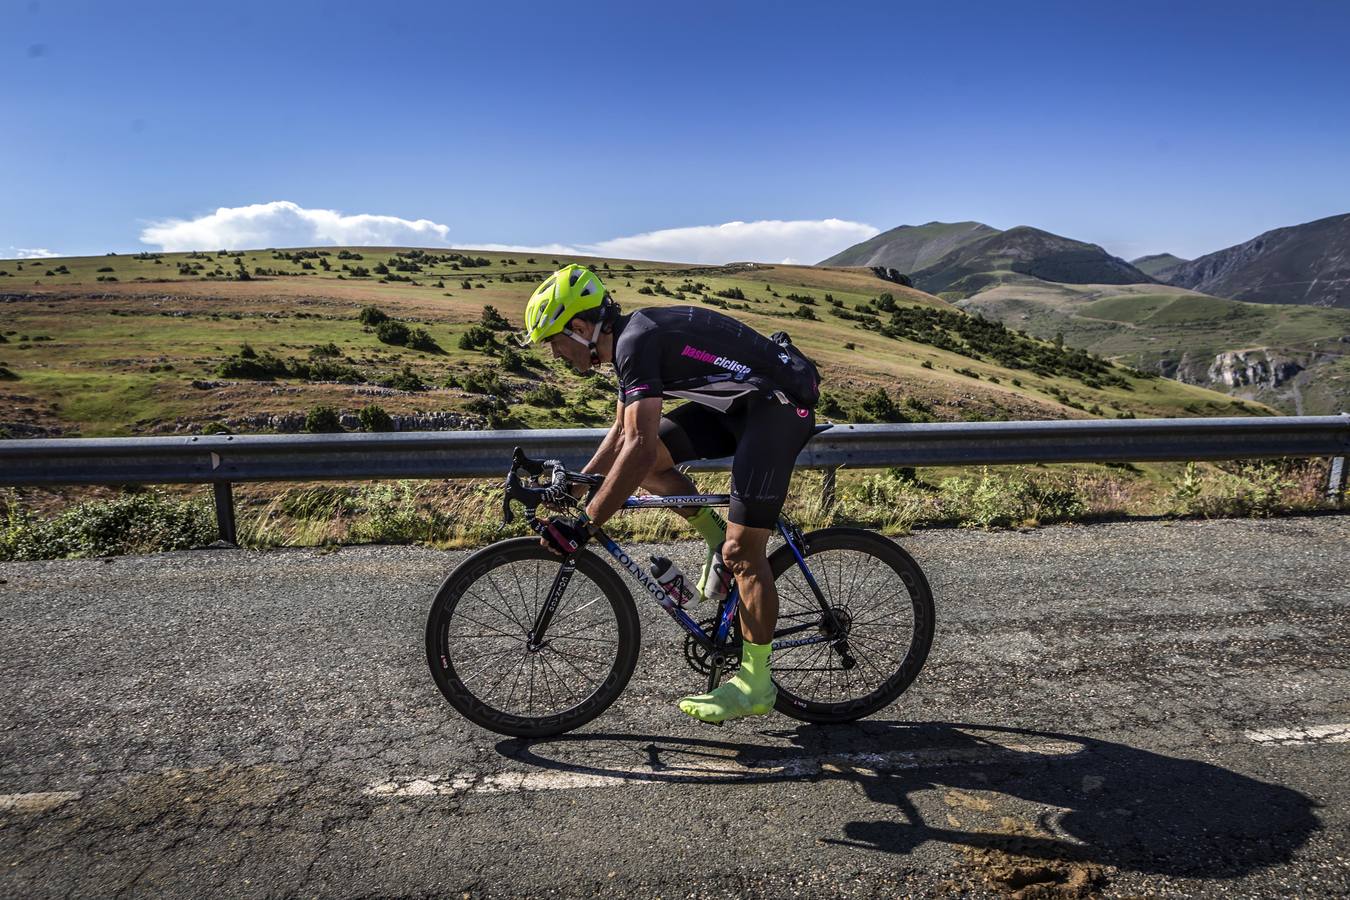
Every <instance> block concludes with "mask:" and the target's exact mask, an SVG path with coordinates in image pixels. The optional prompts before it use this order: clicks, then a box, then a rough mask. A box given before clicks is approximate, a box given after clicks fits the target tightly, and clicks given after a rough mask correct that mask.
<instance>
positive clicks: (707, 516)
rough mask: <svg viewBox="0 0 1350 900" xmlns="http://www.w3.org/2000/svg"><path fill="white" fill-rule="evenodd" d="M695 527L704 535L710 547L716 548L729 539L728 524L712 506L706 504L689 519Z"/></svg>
mask: <svg viewBox="0 0 1350 900" xmlns="http://www.w3.org/2000/svg"><path fill="white" fill-rule="evenodd" d="M688 522H689V524H690V525H691V526H693V529H694V530H695V531H697V532H698V533H699V534H700V535H702V536H703V540H704V541H705V542H706V543H707V545H708V547H709V548H710V549H712V550H716V549H717V548H718V547H720V546H722V542H723V541H725V540H726V539H727V525H726V523H725V522H723V521H722V517H721V516H719V515H718V514H717V512H716V511H715V510H713V508H712V507H710V506H705V507H703V508H702V509H700V510H699V511H698V513H697V514H695V515H694V516H692V517H691V518H690V519H689V520H688Z"/></svg>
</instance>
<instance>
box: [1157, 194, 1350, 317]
mask: <svg viewBox="0 0 1350 900" xmlns="http://www.w3.org/2000/svg"><path fill="white" fill-rule="evenodd" d="M1162 280H1165V281H1166V282H1167V283H1169V284H1174V285H1177V286H1178V287H1185V288H1190V289H1192V290H1196V291H1202V292H1203V293H1206V294H1212V295H1214V296H1216V297H1227V298H1228V299H1230V300H1245V301H1248V302H1252V303H1296V304H1302V305H1309V306H1331V307H1340V308H1343V309H1350V213H1346V214H1342V215H1337V216H1329V217H1327V218H1325V219H1318V220H1317V221H1315V222H1306V223H1304V224H1302V225H1292V226H1290V227H1287V228H1276V229H1275V230H1273V231H1267V232H1266V233H1265V234H1261V235H1258V236H1257V237H1254V238H1252V239H1251V240H1250V241H1247V242H1246V243H1243V244H1238V245H1237V246H1236V247H1229V248H1227V249H1226V250H1219V251H1217V252H1215V253H1209V254H1206V255H1205V256H1202V257H1200V258H1199V259H1195V260H1192V261H1190V262H1188V263H1184V264H1182V265H1180V266H1178V267H1177V268H1175V269H1171V270H1169V271H1168V272H1167V273H1166V275H1165V277H1163V279H1162Z"/></svg>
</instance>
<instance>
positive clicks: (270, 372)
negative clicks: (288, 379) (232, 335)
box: [216, 344, 290, 381]
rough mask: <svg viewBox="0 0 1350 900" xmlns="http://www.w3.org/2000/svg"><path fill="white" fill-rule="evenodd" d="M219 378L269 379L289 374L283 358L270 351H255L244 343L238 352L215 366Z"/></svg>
mask: <svg viewBox="0 0 1350 900" xmlns="http://www.w3.org/2000/svg"><path fill="white" fill-rule="evenodd" d="M216 374H217V375H218V376H220V377H221V378H246V379H249V380H251V381H271V380H272V379H274V378H284V377H285V376H287V375H289V374H290V369H289V368H288V367H287V365H286V362H285V360H283V359H280V358H278V357H276V356H275V355H273V354H271V353H262V354H259V353H256V352H254V350H253V348H252V347H250V346H249V345H248V344H245V345H244V346H243V347H241V348H240V349H239V353H238V354H237V355H235V356H231V357H230V358H229V359H227V360H225V361H224V362H223V363H221V364H220V365H219V366H218V367H217V368H216Z"/></svg>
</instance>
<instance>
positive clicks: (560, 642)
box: [427, 538, 639, 738]
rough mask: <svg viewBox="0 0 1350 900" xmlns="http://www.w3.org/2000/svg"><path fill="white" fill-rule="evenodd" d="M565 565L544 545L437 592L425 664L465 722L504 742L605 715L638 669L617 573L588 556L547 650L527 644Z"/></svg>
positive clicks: (626, 599)
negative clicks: (507, 737)
mask: <svg viewBox="0 0 1350 900" xmlns="http://www.w3.org/2000/svg"><path fill="white" fill-rule="evenodd" d="M560 567H561V561H560V560H559V559H558V557H556V556H553V555H552V554H550V553H549V552H548V551H547V550H545V549H544V548H543V547H540V546H539V541H538V539H537V538H514V539H512V540H506V541H500V542H498V543H496V544H493V545H492V546H490V547H487V548H485V549H483V550H480V551H479V552H477V553H475V554H474V555H473V556H470V557H469V558H468V559H466V560H465V561H464V562H463V563H461V564H460V565H459V567H458V568H456V569H455V570H454V571H453V572H451V573H450V575H449V577H448V578H446V579H445V582H444V583H443V584H442V585H441V588H440V590H439V591H437V592H436V599H435V600H434V601H433V602H432V605H431V614H430V616H428V618H427V663H428V665H430V667H431V674H432V677H433V678H434V679H435V680H436V686H437V687H439V688H440V689H441V693H442V694H444V695H445V698H446V699H447V700H449V701H450V704H451V705H452V706H454V707H455V709H457V710H459V711H460V712H461V713H462V714H463V715H464V716H465V718H467V719H469V720H470V721H472V722H474V723H475V724H477V725H481V726H482V727H484V728H487V729H490V730H492V731H495V732H497V733H499V734H507V735H512V736H514V737H531V738H534V737H547V736H550V735H555V734H562V733H563V732H565V731H571V730H572V729H574V728H578V727H580V726H581V725H584V724H585V723H586V722H589V721H590V720H591V719H593V718H595V717H596V716H598V715H600V713H602V712H604V711H605V709H606V708H607V707H608V706H609V705H610V704H611V703H613V702H614V700H615V698H617V697H618V696H619V694H620V693H622V691H623V689H624V687H625V686H626V685H627V684H628V679H629V678H630V677H631V676H632V674H633V668H634V667H635V666H636V665H637V655H638V647H639V640H638V617H637V610H636V609H635V608H634V607H633V597H632V594H630V593H629V592H628V589H627V588H626V587H624V584H623V582H622V581H620V580H619V578H618V576H617V575H615V574H614V570H613V569H611V568H610V567H609V566H607V565H605V563H604V562H603V561H601V560H600V558H599V557H597V556H595V554H593V553H591V552H589V551H583V552H582V553H581V554H580V555H578V557H577V569H576V572H575V573H574V574H573V575H572V578H571V580H570V581H569V582H568V584H567V589H566V591H565V592H564V593H563V596H562V599H561V600H560V601H559V603H558V608H557V611H556V612H555V613H554V616H553V621H552V623H551V624H550V625H549V627H548V633H547V634H546V635H545V636H544V641H543V644H542V646H540V647H537V648H535V649H533V650H532V649H530V647H529V646H528V645H527V637H528V634H529V632H530V629H531V628H532V627H533V625H534V622H535V618H536V616H537V615H538V613H539V609H540V607H541V606H542V605H543V604H544V602H545V600H546V599H547V597H548V594H549V590H550V589H551V588H552V586H553V581H554V578H555V577H556V576H557V574H558V571H559V569H560Z"/></svg>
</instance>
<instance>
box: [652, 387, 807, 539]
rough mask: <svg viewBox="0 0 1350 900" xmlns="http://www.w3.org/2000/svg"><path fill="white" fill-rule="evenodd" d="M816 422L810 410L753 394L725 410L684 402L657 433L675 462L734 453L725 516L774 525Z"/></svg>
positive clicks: (757, 524)
mask: <svg viewBox="0 0 1350 900" xmlns="http://www.w3.org/2000/svg"><path fill="white" fill-rule="evenodd" d="M815 427H816V414H815V413H814V412H813V411H811V410H809V409H806V408H805V407H798V406H795V405H788V404H785V403H781V402H779V401H778V400H777V399H776V398H774V397H763V396H757V397H751V398H746V399H744V400H742V401H741V402H739V403H737V404H736V406H734V407H733V408H732V409H730V410H728V411H727V412H719V411H718V410H715V409H712V408H711V407H709V406H705V405H703V404H700V403H697V402H692V403H685V404H683V405H682V406H678V407H676V408H675V409H673V410H671V411H670V412H669V413H668V414H666V415H665V416H663V417H662V419H661V432H660V433H661V442H662V443H663V444H665V445H666V449H667V450H669V451H670V456H671V459H673V460H674V461H675V464H676V465H679V464H680V463H685V462H689V461H690V460H692V459H722V458H723V457H727V456H731V457H734V459H733V461H732V464H731V508H730V509H729V510H728V511H727V518H728V519H729V520H730V521H732V522H735V523H736V524H737V525H744V526H746V527H748V528H773V527H774V525H775V524H776V523H777V521H778V514H779V513H780V512H782V511H783V503H784V502H785V501H786V500H787V492H788V484H789V483H790V482H791V480H792V470H793V468H794V467H795V466H796V464H797V454H798V453H800V452H801V449H802V447H804V446H806V442H807V441H808V440H809V439H810V438H811V435H812V433H813V432H814V431H815Z"/></svg>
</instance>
